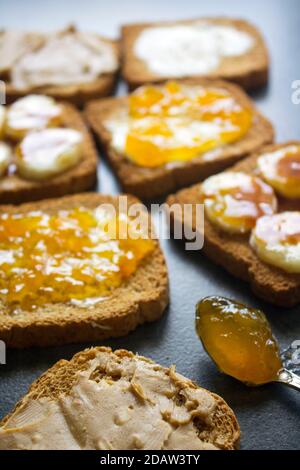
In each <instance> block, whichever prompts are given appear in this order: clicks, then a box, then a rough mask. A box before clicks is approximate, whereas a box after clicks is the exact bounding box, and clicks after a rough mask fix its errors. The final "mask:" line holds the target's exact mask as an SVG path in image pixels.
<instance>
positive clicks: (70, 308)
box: [0, 193, 168, 348]
mask: <svg viewBox="0 0 300 470" xmlns="http://www.w3.org/2000/svg"><path fill="white" fill-rule="evenodd" d="M118 202H119V198H118V197H117V196H116V197H113V196H104V195H102V194H96V193H87V194H78V195H74V196H66V197H63V198H59V199H49V200H44V201H41V202H39V203H29V204H23V205H21V206H18V207H15V206H0V213H22V214H26V213H28V212H30V211H33V210H44V211H46V213H48V214H51V213H56V212H57V211H58V210H64V209H65V210H69V209H72V208H76V207H84V208H90V209H92V208H96V207H98V206H99V205H100V204H105V203H111V204H113V205H114V206H115V207H116V209H117V210H118ZM136 202H137V199H135V198H133V197H131V196H128V206H130V204H132V203H136ZM154 244H155V246H154V251H153V252H152V253H151V256H148V257H146V258H145V259H144V260H143V261H142V262H141V264H140V265H139V267H138V269H137V270H136V272H135V273H134V274H132V275H131V276H130V277H129V278H128V280H127V281H124V282H123V283H122V284H121V285H120V287H117V288H115V289H114V290H113V291H112V294H111V296H109V297H107V298H105V300H103V301H100V302H99V303H96V304H95V305H93V306H92V307H83V306H76V305H72V304H64V303H52V304H51V303H49V304H46V305H43V306H40V307H38V308H37V309H35V310H33V311H24V312H22V313H20V314H16V315H10V314H9V313H8V312H7V309H6V308H5V306H4V305H3V304H2V306H0V339H1V340H3V341H4V342H5V343H6V345H7V346H8V347H15V348H24V347H28V346H34V345H35V346H47V345H54V344H64V343H76V342H82V341H96V340H100V339H101V340H102V339H105V338H110V337H114V336H122V335H125V334H127V333H128V332H129V331H131V330H133V329H134V328H135V327H136V326H137V325H139V324H141V323H144V322H146V321H154V320H156V319H157V318H159V317H160V316H161V315H162V313H163V311H164V309H165V307H166V305H167V303H168V275H167V268H166V264H165V260H164V256H163V254H162V252H161V250H160V247H159V245H158V242H157V241H155V240H154Z"/></svg>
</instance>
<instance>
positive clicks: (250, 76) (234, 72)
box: [121, 17, 269, 89]
mask: <svg viewBox="0 0 300 470" xmlns="http://www.w3.org/2000/svg"><path fill="white" fill-rule="evenodd" d="M202 19H203V20H208V21H210V22H213V23H215V24H221V25H229V26H234V27H236V28H237V29H240V30H241V31H245V32H248V33H249V34H250V35H251V36H253V37H254V38H255V41H256V45H255V46H254V47H253V48H252V49H251V50H250V51H249V52H247V53H245V54H243V55H242V56H238V57H227V58H223V59H222V61H221V63H220V65H219V67H218V68H217V69H216V70H215V71H214V72H212V73H210V74H208V75H207V76H206V78H214V79H215V78H222V79H226V80H229V81H232V82H235V83H237V84H239V85H240V86H242V87H243V88H245V89H250V88H257V87H260V86H263V85H265V84H266V83H267V81H268V71H269V56H268V51H267V48H266V45H265V42H264V39H263V37H262V35H261V33H260V32H259V31H258V29H257V28H256V27H254V26H253V25H251V24H250V23H248V22H247V21H244V20H239V19H231V18H225V17H219V18H198V19H193V20H187V21H174V22H171V23H170V22H162V23H141V24H130V25H125V26H123V28H122V39H121V47H122V54H123V63H122V76H123V78H124V80H126V81H127V83H128V85H129V87H130V89H134V88H136V87H137V86H140V85H142V84H145V83H153V82H161V81H163V80H168V79H171V78H173V77H160V76H157V75H156V74H155V73H153V72H151V71H150V70H149V69H148V68H147V66H146V64H145V63H144V62H143V61H141V60H140V59H138V58H137V57H136V56H135V55H134V51H133V46H134V43H135V41H136V39H137V37H138V36H139V34H140V33H141V32H142V31H143V30H144V29H145V28H149V27H153V26H164V25H173V24H174V25H175V24H192V23H195V22H197V21H199V20H202ZM183 78H184V77H183ZM197 78H203V76H202V77H195V80H197Z"/></svg>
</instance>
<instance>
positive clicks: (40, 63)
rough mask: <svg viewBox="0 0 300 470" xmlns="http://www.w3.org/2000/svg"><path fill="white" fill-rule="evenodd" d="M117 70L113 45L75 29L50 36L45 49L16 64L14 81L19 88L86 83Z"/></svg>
mask: <svg viewBox="0 0 300 470" xmlns="http://www.w3.org/2000/svg"><path fill="white" fill-rule="evenodd" d="M117 67H118V61H117V58H116V54H115V53H114V50H113V46H112V44H110V43H109V42H106V41H104V40H103V39H101V38H100V37H99V36H97V35H96V34H93V33H86V32H79V31H77V30H75V29H74V28H71V29H67V30H65V31H62V32H59V33H56V34H51V35H49V36H48V38H47V40H46V42H45V44H44V45H43V46H42V47H41V48H39V49H38V50H36V51H34V52H32V53H30V54H26V55H24V56H23V57H22V58H21V59H20V60H19V61H18V62H17V63H16V64H14V66H13V67H12V70H11V82H12V84H13V85H14V86H15V87H16V88H18V89H26V88H32V87H40V86H47V85H54V86H63V85H75V84H84V83H90V82H93V81H95V80H96V79H97V78H98V77H99V76H100V75H102V74H103V73H109V72H114V71H115V70H116V69H117Z"/></svg>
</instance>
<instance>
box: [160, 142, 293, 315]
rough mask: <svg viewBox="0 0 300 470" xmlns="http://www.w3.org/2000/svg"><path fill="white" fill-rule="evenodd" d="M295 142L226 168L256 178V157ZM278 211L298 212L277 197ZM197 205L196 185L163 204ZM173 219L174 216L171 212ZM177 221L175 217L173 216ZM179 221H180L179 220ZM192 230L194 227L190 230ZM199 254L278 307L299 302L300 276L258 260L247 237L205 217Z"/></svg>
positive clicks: (197, 188)
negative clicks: (201, 250) (200, 252)
mask: <svg viewBox="0 0 300 470" xmlns="http://www.w3.org/2000/svg"><path fill="white" fill-rule="evenodd" d="M290 144H298V145H299V142H293V141H291V142H286V143H284V144H274V145H269V146H266V147H264V148H263V149H261V150H260V151H259V152H258V153H256V154H253V155H251V156H250V157H248V158H246V159H245V160H243V161H241V162H239V163H238V164H236V165H235V166H233V167H232V168H230V169H229V171H242V172H245V173H247V174H253V175H257V174H258V172H257V169H256V161H257V159H258V157H259V156H260V155H261V154H263V153H265V152H270V151H273V150H277V149H280V148H282V147H285V146H287V145H290ZM277 200H278V212H282V211H286V210H300V200H293V201H289V200H288V199H283V198H282V197H279V196H278V195H277ZM174 203H178V204H180V205H182V204H187V203H191V204H196V203H199V185H195V186H192V187H190V188H187V189H183V190H181V191H179V192H178V193H176V194H174V195H171V196H169V198H168V199H167V204H168V205H169V206H171V205H172V204H174ZM171 217H172V219H173V220H174V213H172V212H171ZM175 218H176V219H177V220H179V219H178V215H176V216H175ZM179 221H180V220H179ZM194 228H195V227H194ZM203 252H204V253H205V254H206V255H207V256H208V258H210V259H211V260H212V261H213V262H214V263H216V264H217V265H219V266H222V267H223V268H225V269H226V270H227V271H228V272H229V273H230V274H233V275H234V276H235V277H237V278H240V279H242V280H243V281H246V282H248V283H249V284H250V286H251V289H252V290H253V292H254V293H255V294H256V295H257V296H258V297H261V298H262V299H264V300H266V301H268V302H270V303H272V304H275V305H278V306H282V307H292V306H294V305H296V304H297V303H299V302H300V274H291V273H287V272H285V271H283V270H282V269H279V268H276V267H275V266H271V265H268V264H266V263H264V262H263V261H261V260H260V259H259V258H258V256H257V255H256V254H255V252H254V251H253V250H252V249H251V247H250V245H249V235H238V234H228V233H226V232H224V231H221V230H219V229H218V228H216V227H215V226H214V225H213V224H212V223H211V222H210V221H209V220H208V219H207V217H205V224H204V246H203Z"/></svg>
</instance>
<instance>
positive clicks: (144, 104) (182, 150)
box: [125, 82, 252, 167]
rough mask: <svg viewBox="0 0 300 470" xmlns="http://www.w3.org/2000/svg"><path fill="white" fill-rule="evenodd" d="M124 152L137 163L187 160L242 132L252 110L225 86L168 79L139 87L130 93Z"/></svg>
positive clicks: (163, 162) (238, 135)
mask: <svg viewBox="0 0 300 470" xmlns="http://www.w3.org/2000/svg"><path fill="white" fill-rule="evenodd" d="M129 117H130V127H129V132H128V134H127V138H126V146H125V153H126V155H127V156H128V157H129V158H130V159H131V160H133V161H134V162H135V163H136V164H138V165H141V166H146V167H157V166H160V165H164V164H166V163H169V162H173V161H187V160H190V159H192V158H195V157H196V156H199V155H201V154H203V153H204V152H207V151H210V150H212V149H215V148H216V147H219V146H222V145H225V144H229V143H231V142H234V141H236V140H238V139H240V138H241V137H243V136H244V135H245V134H246V132H247V131H248V129H249V128H250V126H251V123H252V111H251V110H250V109H249V108H247V107H244V106H242V105H241V104H240V103H239V102H238V101H237V100H236V98H235V97H234V96H233V95H231V94H230V93H229V92H228V91H226V90H225V89H218V88H214V87H188V86H184V85H180V84H178V83H177V82H169V83H167V84H166V85H165V86H162V87H159V88H158V87H154V86H145V87H141V88H139V89H138V90H137V91H136V92H134V93H133V94H132V95H131V96H130V98H129Z"/></svg>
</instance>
